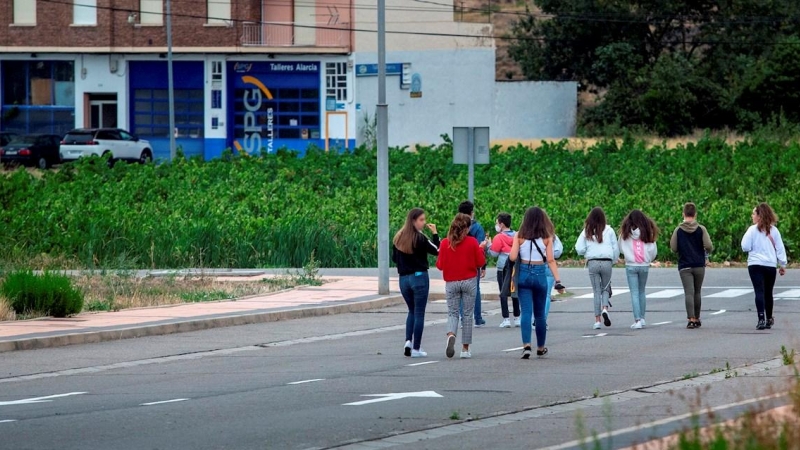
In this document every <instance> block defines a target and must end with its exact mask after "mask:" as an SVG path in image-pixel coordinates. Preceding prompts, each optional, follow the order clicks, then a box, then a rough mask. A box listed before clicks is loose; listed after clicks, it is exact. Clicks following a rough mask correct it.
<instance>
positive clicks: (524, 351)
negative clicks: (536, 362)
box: [522, 347, 531, 359]
mask: <svg viewBox="0 0 800 450" xmlns="http://www.w3.org/2000/svg"><path fill="white" fill-rule="evenodd" d="M522 359H531V348H530V347H525V348H523V349H522Z"/></svg>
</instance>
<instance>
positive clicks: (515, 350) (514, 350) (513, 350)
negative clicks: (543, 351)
mask: <svg viewBox="0 0 800 450" xmlns="http://www.w3.org/2000/svg"><path fill="white" fill-rule="evenodd" d="M523 348H524V347H517V348H509V349H506V350H503V351H504V352H506V353H508V352H518V351H520V350H522V349H523Z"/></svg>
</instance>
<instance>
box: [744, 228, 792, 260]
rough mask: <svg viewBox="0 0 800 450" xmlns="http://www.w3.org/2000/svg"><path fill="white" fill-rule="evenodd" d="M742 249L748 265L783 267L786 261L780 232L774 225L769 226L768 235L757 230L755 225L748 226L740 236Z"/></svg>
mask: <svg viewBox="0 0 800 450" xmlns="http://www.w3.org/2000/svg"><path fill="white" fill-rule="evenodd" d="M770 237H772V240H770ZM773 241H774V243H773ZM742 250H743V251H744V252H746V253H747V265H748V266H767V267H775V266H776V265H780V266H781V267H784V268H785V267H786V264H787V263H788V261H787V258H786V248H785V247H784V246H783V239H781V232H780V231H778V228H776V227H772V228H770V230H769V236H767V234H766V233H763V232H761V231H758V227H757V226H756V225H753V226H751V227H750V228H748V229H747V233H745V234H744V237H743V238H742Z"/></svg>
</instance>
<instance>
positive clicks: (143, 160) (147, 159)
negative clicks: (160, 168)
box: [139, 148, 153, 164]
mask: <svg viewBox="0 0 800 450" xmlns="http://www.w3.org/2000/svg"><path fill="white" fill-rule="evenodd" d="M151 162H153V153H152V152H151V151H150V149H149V148H146V149H144V150H142V154H141V155H140V156H139V164H149V163H151Z"/></svg>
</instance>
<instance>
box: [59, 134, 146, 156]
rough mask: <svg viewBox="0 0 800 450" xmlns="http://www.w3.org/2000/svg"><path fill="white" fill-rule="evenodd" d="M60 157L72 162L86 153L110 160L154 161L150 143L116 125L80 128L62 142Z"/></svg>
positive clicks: (86, 154)
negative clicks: (112, 126)
mask: <svg viewBox="0 0 800 450" xmlns="http://www.w3.org/2000/svg"><path fill="white" fill-rule="evenodd" d="M60 153H61V160H62V161H64V162H67V161H74V160H76V159H78V158H83V157H86V156H106V155H108V156H109V157H110V159H109V161H112V162H113V161H119V160H123V161H130V162H139V163H143V164H144V163H147V162H150V161H152V160H153V148H152V147H151V146H150V142H148V141H146V140H144V139H139V138H138V137H136V136H134V135H132V134H130V133H128V132H127V131H125V130H122V129H119V128H79V129H76V130H72V131H70V132H69V133H67V135H66V136H64V139H63V140H62V141H61V148H60Z"/></svg>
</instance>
